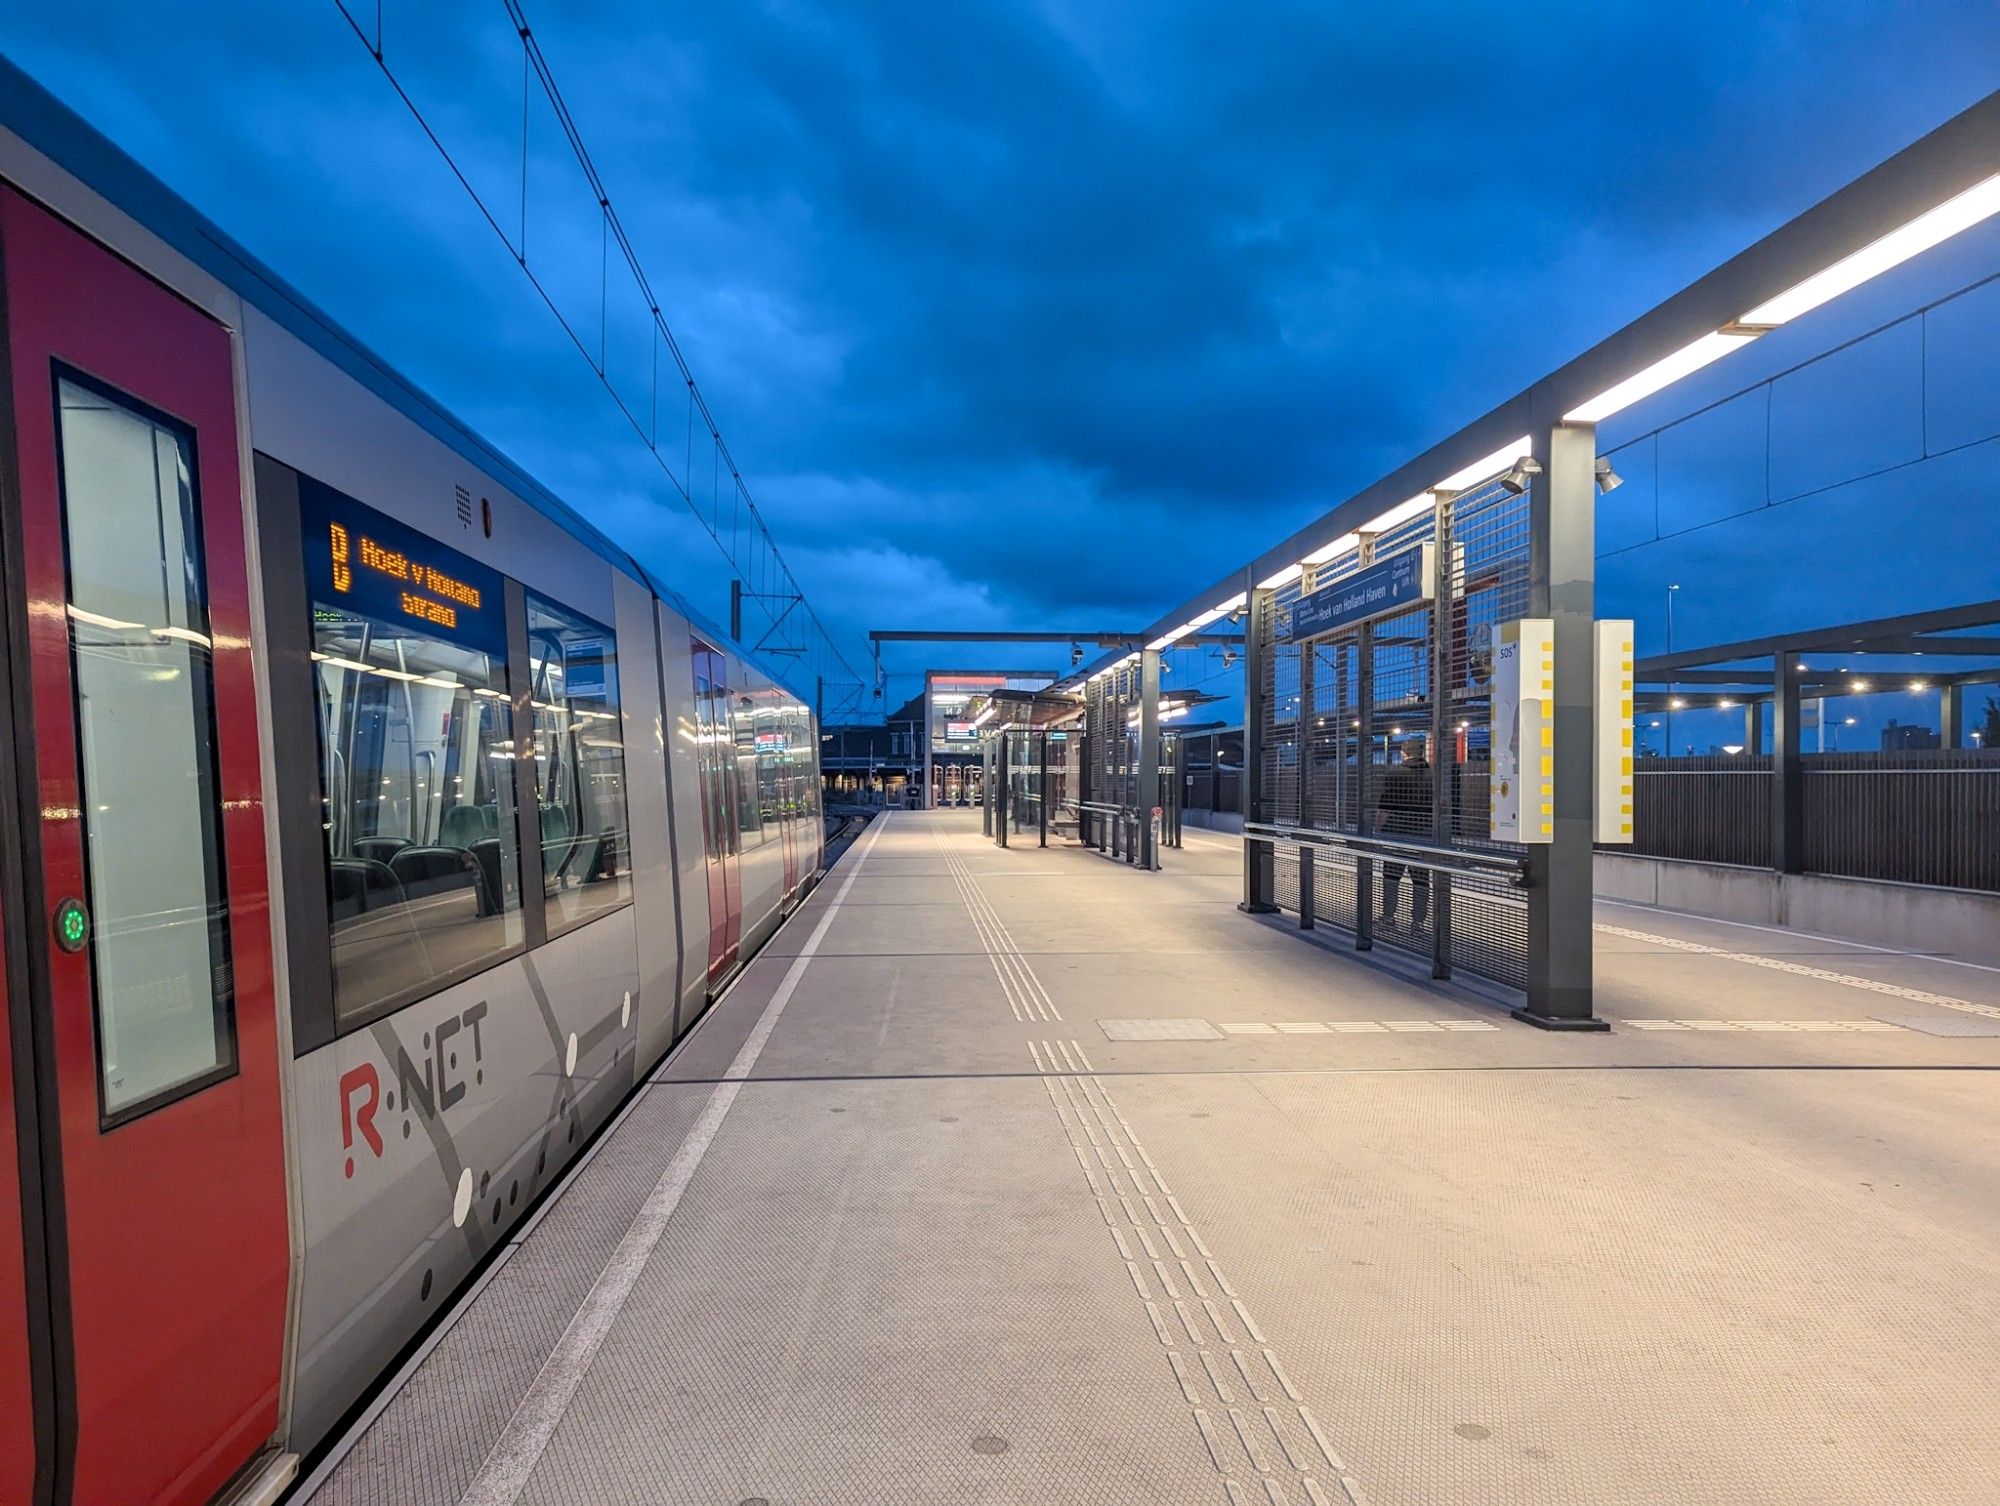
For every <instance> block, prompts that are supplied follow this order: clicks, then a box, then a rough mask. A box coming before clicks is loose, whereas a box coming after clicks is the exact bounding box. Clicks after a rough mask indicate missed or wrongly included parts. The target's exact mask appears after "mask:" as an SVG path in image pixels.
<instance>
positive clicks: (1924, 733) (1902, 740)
mask: <svg viewBox="0 0 2000 1506" xmlns="http://www.w3.org/2000/svg"><path fill="white" fill-rule="evenodd" d="M1939 746H1941V744H1940V742H1939V740H1938V734H1937V733H1936V732H1934V731H1932V730H1931V729H1930V728H1929V727H1919V726H1916V725H1915V724H1913V723H1908V722H1899V721H1897V720H1896V719H1895V718H1894V717H1891V718H1890V719H1889V725H1888V726H1886V727H1884V728H1883V729H1882V751H1883V752H1884V753H1917V752H1922V751H1924V750H1926V749H1929V748H1936V747H1939Z"/></svg>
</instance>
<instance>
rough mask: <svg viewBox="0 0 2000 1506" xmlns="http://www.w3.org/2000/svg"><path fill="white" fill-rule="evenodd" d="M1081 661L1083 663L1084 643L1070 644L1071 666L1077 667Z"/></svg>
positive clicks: (1072, 667)
mask: <svg viewBox="0 0 2000 1506" xmlns="http://www.w3.org/2000/svg"><path fill="white" fill-rule="evenodd" d="M1081 663H1083V645H1082V644H1081V643H1072V644H1071V645H1070V646H1069V667H1070V668H1071V669H1075V668H1076V666H1077V665H1079V664H1081Z"/></svg>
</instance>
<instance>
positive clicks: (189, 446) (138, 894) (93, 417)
mask: <svg viewBox="0 0 2000 1506" xmlns="http://www.w3.org/2000/svg"><path fill="white" fill-rule="evenodd" d="M56 407H57V413H58V415H59V429H60V432H59V438H60V442H61V460H62V506H63V530H64V537H65V545H66V550H67V556H68V573H69V597H68V609H69V637H70V663H71V669H72V674H73V677H74V687H75V696H76V703H75V704H76V743H77V760H78V775H79V777H80V779H81V782H82V789H81V797H82V798H81V799H80V801H79V802H78V803H79V805H80V807H81V817H82V823H83V838H84V864H85V873H86V877H85V890H86V900H87V906H88V914H89V923H90V972H91V987H92V995H93V1000H94V1005H95V1009H96V1018H97V1054H98V1072H99V1087H100V1093H101V1099H102V1106H103V1113H104V1116H105V1117H106V1118H107V1119H111V1118H117V1117H120V1116H123V1115H127V1114H130V1113H133V1112H135V1111H137V1110H139V1109H141V1108H143V1107H144V1106H145V1105H147V1104H148V1103H149V1102H152V1101H154V1100H157V1099H161V1098H165V1097H169V1096H172V1095H173V1094H175V1093H176V1092H177V1091H178V1090H181V1089H185V1088H187V1087H188V1086H189V1085H191V1084H194V1083H198V1082H201V1081H203V1080H204V1079H207V1078H211V1077H214V1076H217V1075H220V1074H222V1073H225V1072H227V1071H228V1070H230V1069H231V1068H232V1067H233V1066H234V1065H235V1057H236V1044H235V1030H234V1020H233V1005H234V986H233V979H232V976H231V971H230V965H229V912H228V902H227V897H226V894H225V891H224V884H223V868H222V821H221V808H220V803H219V794H218V789H217V784H216V752H215V694H214V682H213V676H212V673H211V666H210V641H209V634H208V601H207V583H206V576H205V571H204V569H203V563H202V553H201V526H200V520H199V515H198V511H197V499H196V496H195V481H194V445H193V440H192V437H191V436H190V435H188V434H187V433H186V432H185V431H182V430H179V429H176V428H173V427H170V426H168V425H167V424H165V423H163V422H161V421H159V420H157V419H155V418H153V417H151V416H150V415H148V414H146V413H144V412H142V411H140V410H139V409H137V408H135V407H132V406H129V405H127V404H126V403H124V402H121V401H120V400H118V399H117V398H114V397H112V396H110V395H108V394H106V393H104V392H101V391H99V390H97V389H95V388H93V387H87V386H85V385H83V384H81V383H78V382H75V381H71V380H68V379H58V381H57V383H56Z"/></svg>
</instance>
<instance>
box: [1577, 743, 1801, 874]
mask: <svg viewBox="0 0 2000 1506" xmlns="http://www.w3.org/2000/svg"><path fill="white" fill-rule="evenodd" d="M1608 850H1609V851H1612V852H1630V853H1636V854H1638V855H1640V856H1642V857H1659V858H1693V859H1696V860H1697V861H1700V862H1704V863H1743V864H1748V865H1750V866H1752V867H1760V868H1761V867H1768V866H1769V865H1770V862H1771V759H1770V757H1769V755H1768V754H1766V755H1757V756H1753V755H1750V754H1742V755H1739V756H1736V757H1731V756H1729V755H1726V754H1715V755H1711V756H1705V757H1699V758H1642V759H1640V760H1639V761H1638V762H1637V763H1636V764H1634V766H1633V769H1632V841H1631V844H1630V845H1629V846H1618V847H1613V848H1610V849H1608Z"/></svg>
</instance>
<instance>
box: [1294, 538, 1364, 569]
mask: <svg viewBox="0 0 2000 1506" xmlns="http://www.w3.org/2000/svg"><path fill="white" fill-rule="evenodd" d="M1360 546H1361V535H1360V534H1358V533H1343V534H1342V535H1341V536H1340V537H1339V538H1337V539H1335V540H1334V541H1333V542H1332V543H1331V544H1322V545H1320V547H1319V548H1317V549H1315V550H1314V551H1313V552H1312V553H1311V554H1309V555H1307V556H1306V561H1305V562H1306V563H1307V564H1308V565H1324V564H1325V563H1326V562H1327V561H1328V560H1330V559H1334V558H1337V557H1338V556H1340V555H1343V554H1345V553H1347V551H1348V550H1350V549H1358V548H1359V547H1360Z"/></svg>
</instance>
